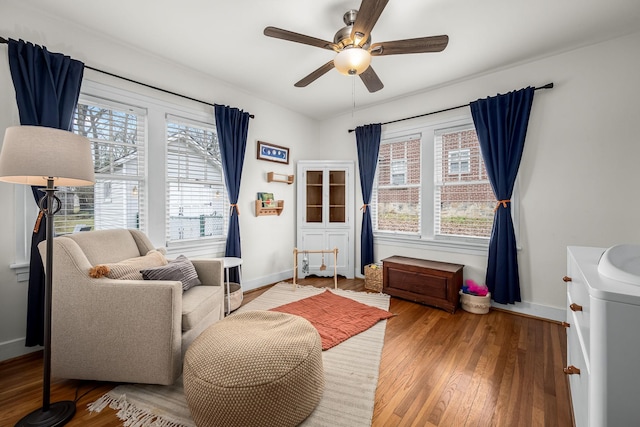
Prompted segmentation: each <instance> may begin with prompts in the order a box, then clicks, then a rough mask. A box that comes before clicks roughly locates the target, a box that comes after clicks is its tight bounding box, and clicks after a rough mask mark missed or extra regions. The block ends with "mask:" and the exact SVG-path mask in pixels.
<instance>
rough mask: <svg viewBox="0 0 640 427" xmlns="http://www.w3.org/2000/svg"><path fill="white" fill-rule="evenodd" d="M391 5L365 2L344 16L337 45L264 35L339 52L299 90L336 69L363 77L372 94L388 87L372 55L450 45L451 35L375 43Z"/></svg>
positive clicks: (273, 32) (279, 32)
mask: <svg viewBox="0 0 640 427" xmlns="http://www.w3.org/2000/svg"><path fill="white" fill-rule="evenodd" d="M388 2H389V0H362V3H361V4H360V9H359V10H355V9H352V10H349V11H347V12H346V13H345V14H344V16H343V18H342V20H343V21H344V23H345V25H346V27H343V28H341V29H340V30H338V32H337V33H336V34H335V36H334V38H333V42H329V41H325V40H321V39H317V38H315V37H311V36H306V35H304V34H299V33H294V32H292V31H287V30H283V29H280V28H276V27H267V28H265V29H264V35H265V36H269V37H275V38H277V39H283V40H289V41H292V42H296V43H302V44H306V45H310V46H316V47H320V48H322V49H327V50H333V51H334V52H336V53H337V55H336V57H335V58H334V59H332V60H331V61H329V62H327V63H326V64H324V65H322V66H321V67H320V68H318V69H317V70H315V71H313V72H312V73H311V74H309V75H308V76H306V77H304V78H303V79H302V80H300V81H299V82H297V83H296V84H295V86H296V87H305V86H307V85H309V84H310V83H312V82H313V81H315V80H316V79H317V78H319V77H320V76H322V75H324V74H325V73H327V72H328V71H329V70H331V69H332V68H336V69H337V70H338V71H339V72H340V73H342V74H345V75H359V76H360V79H361V80H362V82H363V83H364V85H365V86H366V87H367V89H368V90H369V92H377V91H379V90H380V89H382V88H383V87H384V85H383V84H382V81H381V80H380V78H379V77H378V75H377V74H376V73H375V71H373V68H372V67H371V65H370V63H371V56H384V55H399V54H406V53H424V52H441V51H443V50H444V49H445V48H446V47H447V44H448V43H449V36H447V35H441V36H431V37H420V38H415V39H405V40H394V41H387V42H381V43H374V44H371V30H372V29H373V26H374V25H375V24H376V22H377V21H378V18H379V17H380V15H381V14H382V11H383V10H384V8H385V6H386V5H387V3H388Z"/></svg>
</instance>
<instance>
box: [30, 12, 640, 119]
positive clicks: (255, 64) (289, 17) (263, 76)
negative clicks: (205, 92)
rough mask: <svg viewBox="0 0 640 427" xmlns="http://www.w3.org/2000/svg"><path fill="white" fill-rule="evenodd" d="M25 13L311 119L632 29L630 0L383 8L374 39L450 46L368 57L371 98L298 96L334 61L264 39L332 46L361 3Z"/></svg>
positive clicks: (330, 86)
mask: <svg viewBox="0 0 640 427" xmlns="http://www.w3.org/2000/svg"><path fill="white" fill-rule="evenodd" d="M29 4H30V5H31V6H32V7H35V8H38V9H40V10H42V11H44V12H46V13H48V14H53V15H56V16H59V17H61V18H62V19H65V20H69V21H72V22H75V23H77V24H78V25H82V26H83V27H87V28H90V29H91V30H93V31H95V32H97V33H101V34H104V35H106V36H107V37H109V38H112V39H116V40H119V41H121V42H124V43H127V44H130V45H132V46H134V47H137V48H141V49H144V50H146V51H148V52H151V53H153V54H155V55H159V56H162V57H165V58H168V59H170V60H172V61H175V62H178V63H181V64H184V65H186V66H188V67H191V68H193V69H196V70H199V71H201V72H203V73H206V74H208V75H210V76H212V77H215V78H217V79H219V80H222V81H225V82H228V83H230V84H232V85H234V86H236V87H238V88H240V89H241V90H244V91H246V92H248V93H251V94H254V95H256V96H258V97H260V98H263V99H267V100H269V101H271V102H274V103H277V104H281V105H283V106H285V107H287V108H289V109H291V110H294V111H299V112H301V113H303V114H306V115H308V116H310V117H314V118H317V119H324V118H327V117H331V116H334V115H336V114H339V113H344V112H347V111H350V110H351V109H352V108H353V105H354V101H355V104H356V107H362V106H366V105H370V104H376V103H381V102H384V101H387V100H389V99H393V98H398V97H402V96H405V95H408V94H412V93H416V92H421V91H427V90H429V89H430V88H434V87H437V86H440V85H444V84H447V83H448V82H452V81H456V80H460V79H465V78H468V77H470V76H474V75H478V74H482V73H486V72H490V71H492V70H497V69H501V68H505V67H508V66H511V65H513V64H519V63H523V62H526V61H530V60H532V59H536V58H540V57H544V56H548V55H552V54H554V53H558V52H562V51H567V50H570V49H574V48H576V47H579V46H583V45H588V44H592V43H595V42H598V41H601V40H605V39H609V38H612V37H616V36H619V35H623V34H626V33H631V32H635V31H638V30H640V1H638V0H607V1H605V0H528V1H527V0H390V1H389V4H388V5H387V7H386V8H385V10H384V12H383V13H382V15H381V17H380V19H379V20H378V22H377V24H376V26H375V27H374V29H373V31H372V42H381V41H389V40H398V39H405V38H415V37H423V36H431V35H440V34H447V35H449V39H450V41H449V45H448V47H447V48H446V49H445V50H444V51H443V52H441V53H423V54H413V55H392V56H385V57H374V58H373V60H372V66H373V67H374V69H375V71H376V73H377V74H378V76H379V77H380V79H381V80H382V82H383V83H384V85H385V87H384V88H383V89H382V90H380V91H378V92H376V93H373V94H371V93H369V92H368V91H367V90H366V88H365V87H364V85H363V84H362V82H361V81H360V79H359V78H354V77H347V76H343V75H341V74H339V73H338V72H337V71H336V70H331V71H330V72H329V73H327V74H325V75H324V76H322V77H320V78H319V79H318V80H316V81H315V82H314V83H312V84H311V85H309V86H308V87H306V88H296V87H294V86H293V84H294V83H295V82H297V81H298V80H300V79H301V78H302V77H304V76H306V75H307V74H309V73H310V72H311V71H313V70H315V69H316V68H318V67H319V66H320V65H322V64H324V63H326V62H327V61H329V60H331V59H332V58H333V53H332V52H331V51H329V50H325V49H320V48H317V47H312V46H306V45H302V44H298V43H292V42H288V41H284V40H279V39H274V38H269V37H266V36H264V35H263V33H262V31H263V29H264V28H265V27H266V26H269V25H271V26H275V27H279V28H283V29H286V30H290V31H294V32H298V33H302V34H306V35H310V36H313V37H316V38H320V39H324V40H329V41H332V40H333V35H334V34H335V32H336V31H337V30H338V29H340V28H341V27H342V26H343V25H344V24H343V22H342V15H343V14H344V13H345V12H346V11H347V10H349V9H358V7H359V6H360V0H325V1H320V0H179V1H177V0H108V1H101V2H96V1H87V0H56V1H51V0H29ZM639 48H640V47H639ZM88 65H91V64H88ZM594 66H597V61H596V62H594ZM107 71H112V72H117V73H120V74H125V75H126V70H107ZM354 80H355V81H354ZM533 83H536V82H533ZM537 83H546V82H537ZM508 89H511V88H505V90H508Z"/></svg>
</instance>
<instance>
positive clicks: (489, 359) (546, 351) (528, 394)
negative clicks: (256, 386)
mask: <svg viewBox="0 0 640 427" xmlns="http://www.w3.org/2000/svg"><path fill="white" fill-rule="evenodd" d="M332 280H333V279H326V278H307V279H303V280H300V284H304V285H313V286H319V287H322V286H333V283H332ZM338 286H339V287H340V288H341V289H352V290H357V291H362V290H364V281H363V280H361V279H354V280H349V279H340V280H339V282H338ZM265 290H266V288H262V289H259V290H256V291H253V292H249V293H247V294H246V295H245V298H244V302H243V304H246V303H247V302H249V301H251V300H252V299H254V298H256V297H257V296H258V295H260V294H261V293H262V292H264V291H265ZM390 311H391V312H393V313H395V314H397V316H395V317H393V318H391V319H389V320H388V322H387V328H386V334H385V344H384V349H383V352H382V359H381V364H380V378H379V381H378V389H377V392H376V403H375V409H374V415H373V426H376V427H378V426H394V427H395V426H506V427H507V426H508V427H511V426H558V427H565V426H566V427H568V426H571V425H572V424H573V421H572V418H571V409H570V398H569V391H568V385H567V379H566V376H565V374H564V373H563V371H562V368H563V367H564V363H565V360H566V333H565V330H564V327H563V326H561V325H559V324H556V323H553V322H547V321H543V320H539V319H533V318H528V317H523V316H518V315H514V314H511V313H508V312H503V311H494V310H492V311H491V312H490V313H489V314H486V315H475V314H471V313H467V312H465V311H463V310H462V309H458V310H457V311H456V313H455V314H453V315H452V314H448V313H446V312H444V311H442V310H438V309H435V308H431V307H427V306H423V305H419V304H415V303H412V302H408V301H404V300H400V299H397V298H392V299H391V306H390ZM113 387H114V384H112V383H101V382H91V381H89V382H87V381H82V382H81V381H75V380H54V381H52V392H51V401H52V402H56V401H59V400H76V399H77V413H76V415H75V417H74V418H73V420H71V422H70V423H69V424H67V425H69V426H91V427H94V426H95V427H99V426H105V427H108V426H120V425H121V423H120V422H119V421H118V419H117V418H116V416H115V412H114V411H113V410H112V409H110V408H106V409H104V410H103V411H102V412H101V413H99V414H90V413H89V412H88V411H87V410H86V406H87V404H88V403H91V402H93V401H95V400H96V399H98V398H99V397H100V396H102V395H103V394H104V393H106V392H107V391H109V390H111V389H112V388H113ZM76 394H77V395H79V396H80V397H76ZM41 404H42V357H41V353H37V354H32V355H29V356H25V357H21V358H17V359H13V360H9V361H5V362H0V426H12V425H14V424H15V423H16V422H17V421H18V420H19V419H20V418H22V417H23V416H24V415H25V414H27V413H29V412H31V411H33V410H35V409H37V408H38V407H40V406H41ZM265 427H269V426H265Z"/></svg>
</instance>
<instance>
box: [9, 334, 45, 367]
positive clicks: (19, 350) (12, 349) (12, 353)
mask: <svg viewBox="0 0 640 427" xmlns="http://www.w3.org/2000/svg"><path fill="white" fill-rule="evenodd" d="M39 350H42V347H40V346H36V347H25V346H24V338H18V339H15V340H11V341H4V342H0V362H2V361H3V360H9V359H13V358H14V357H18V356H22V355H24V354H29V353H33V352H34V351H39Z"/></svg>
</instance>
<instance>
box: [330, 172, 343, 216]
mask: <svg viewBox="0 0 640 427" xmlns="http://www.w3.org/2000/svg"><path fill="white" fill-rule="evenodd" d="M346 175H347V174H346V172H345V171H329V222H342V223H344V222H345V221H346V206H345V200H346V199H345V196H346V190H347V187H346V180H345V179H346Z"/></svg>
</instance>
